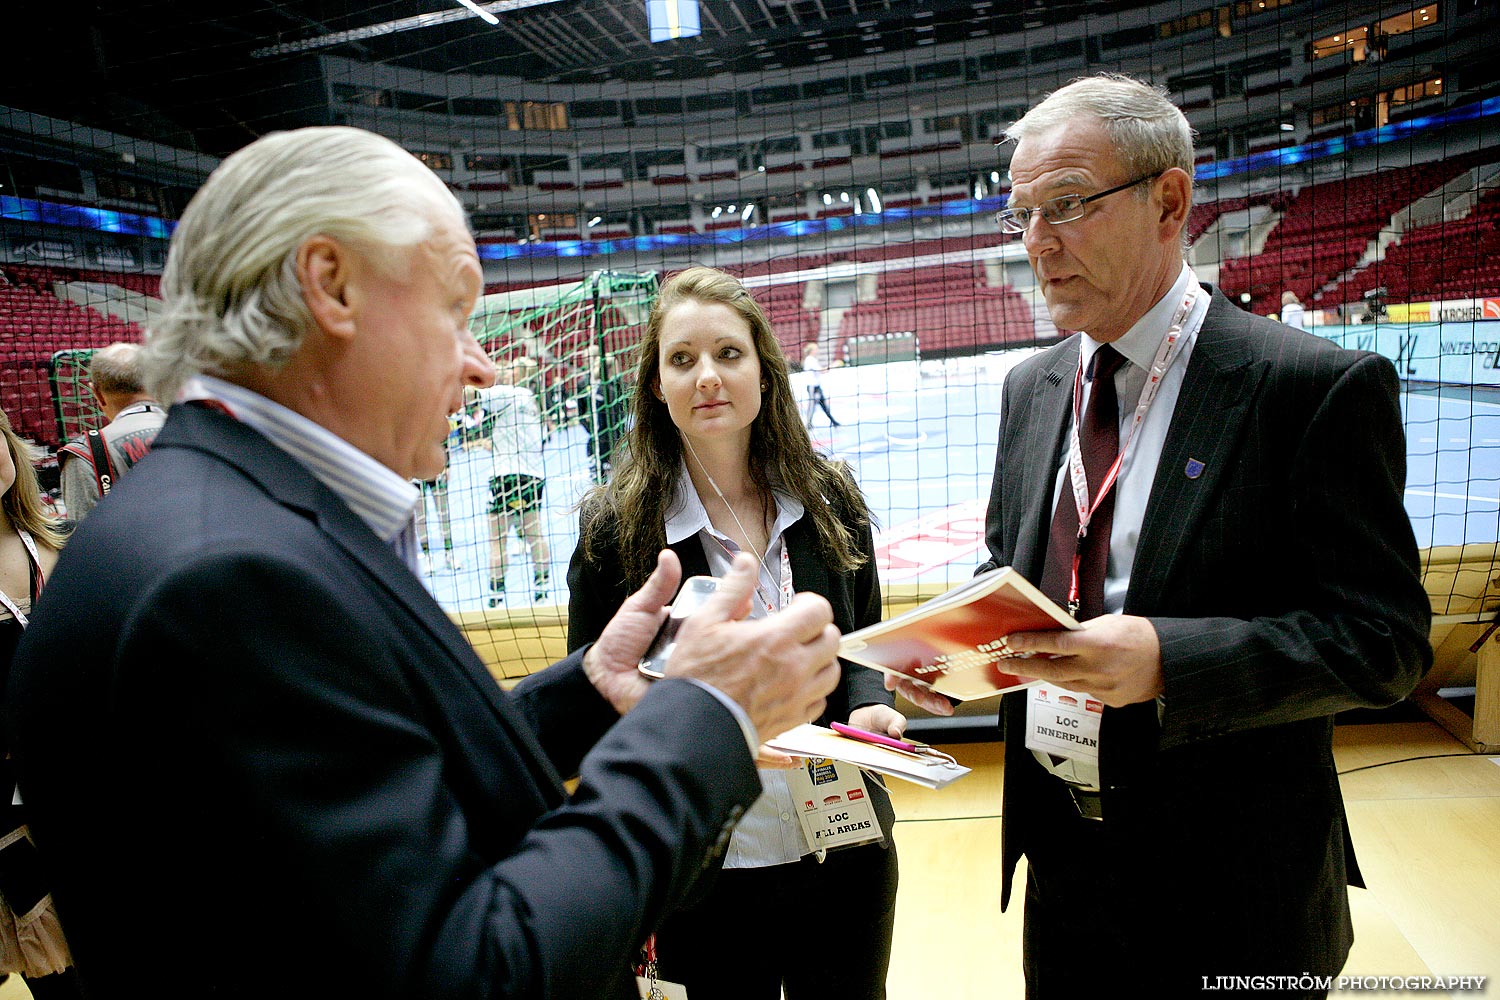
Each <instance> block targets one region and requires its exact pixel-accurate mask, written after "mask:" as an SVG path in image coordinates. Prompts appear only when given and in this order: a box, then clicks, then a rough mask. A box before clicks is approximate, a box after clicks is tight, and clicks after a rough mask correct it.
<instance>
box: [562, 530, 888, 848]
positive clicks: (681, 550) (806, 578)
mask: <svg viewBox="0 0 1500 1000" xmlns="http://www.w3.org/2000/svg"><path fill="white" fill-rule="evenodd" d="M601 516H612V515H601ZM839 516H840V519H841V520H842V522H843V523H844V524H846V525H849V526H850V528H851V530H853V531H854V536H855V548H856V551H858V552H861V553H863V554H864V556H865V564H864V565H863V566H861V567H860V568H859V569H857V570H855V571H854V572H852V573H834V572H831V571H830V570H829V568H828V564H827V563H825V562H824V561H823V558H822V555H821V553H820V552H819V550H818V539H817V530H816V529H815V528H814V526H813V523H812V518H811V517H802V518H799V519H798V520H797V521H796V522H794V523H793V524H792V525H791V527H789V528H788V529H787V531H786V536H785V543H786V546H787V558H788V559H789V560H790V562H791V567H792V580H793V582H794V584H795V585H796V588H797V592H798V593H803V592H806V593H812V594H821V595H822V596H823V597H825V598H827V599H828V603H829V604H830V605H831V606H832V608H833V623H834V625H836V626H837V627H838V630H839V631H840V632H851V631H853V630H854V629H858V628H864V627H865V626H866V625H873V624H875V623H876V622H878V621H880V614H881V612H880V577H879V574H878V573H877V572H876V569H875V540H874V537H873V534H872V532H871V528H870V525H869V523H868V522H866V523H865V524H864V525H863V526H860V527H855V526H854V525H852V524H851V520H852V518H851V517H850V516H849V515H847V514H846V513H845V512H843V511H840V512H839ZM588 517H589V514H588V512H587V511H585V512H584V514H583V515H582V516H581V517H580V524H579V531H580V535H581V534H582V531H583V526H584V525H585V524H586V523H587V519H588ZM606 537H609V536H608V535H607V536H606ZM670 548H671V549H672V551H673V552H676V553H677V558H678V559H679V560H680V561H681V563H682V578H683V579H684V580H686V579H687V578H688V577H690V576H709V575H711V574H710V573H709V570H708V557H707V556H706V555H705V554H704V552H703V543H702V541H700V540H699V538H698V536H697V535H694V536H692V537H691V538H687V539H684V540H683V541H681V542H678V543H677V544H676V545H673V546H670ZM615 553H616V550H615V548H614V547H613V546H612V545H606V546H603V547H601V551H600V553H599V554H598V555H596V557H595V559H594V560H593V561H592V562H591V561H590V560H587V559H585V558H584V556H583V547H582V545H581V544H580V546H579V547H578V548H577V549H575V550H574V552H573V558H572V560H571V561H570V562H569V563H568V591H569V597H568V648H569V649H578V648H579V647H581V646H584V645H586V644H587V643H590V642H593V641H594V640H595V639H597V638H598V637H599V633H600V631H602V630H603V628H604V625H605V623H606V622H608V621H609V619H610V617H611V616H612V615H614V613H615V612H616V611H617V610H618V609H619V607H620V605H621V604H622V603H624V601H625V598H626V597H627V596H628V595H629V585H628V584H627V583H626V582H625V580H624V579H623V574H622V573H621V572H620V570H619V568H618V567H619V566H620V560H619V558H618V557H617V556H616V554H615ZM840 665H841V666H842V668H843V682H842V683H841V684H839V686H838V687H836V688H834V690H833V692H832V693H831V694H830V695H829V696H828V706H827V708H826V709H824V711H823V715H822V716H821V717H820V718H819V719H818V720H817V722H818V724H819V725H823V726H826V725H828V723H829V722H830V721H831V720H837V721H839V722H846V721H848V719H849V713H850V712H852V711H853V710H854V709H856V708H859V707H860V706H861V705H876V704H878V705H890V704H893V703H894V701H895V696H894V695H892V694H891V692H889V691H887V690H886V689H885V681H884V678H882V676H881V674H880V672H879V671H876V670H871V669H870V668H869V667H862V666H857V665H855V664H852V663H848V662H841V664H840ZM760 735H761V737H762V738H763V739H769V738H770V737H772V736H774V735H776V734H775V733H761V734H760ZM869 787H870V798H871V801H872V802H873V803H874V805H875V811H876V814H877V815H878V816H879V818H880V826H881V829H882V830H883V831H885V834H886V836H887V837H889V836H890V834H891V827H892V825H893V824H894V823H895V811H894V810H893V808H892V806H891V803H890V798H889V796H888V795H887V794H886V792H885V789H884V788H883V787H881V786H880V783H879V781H878V780H871V781H870V782H869Z"/></svg>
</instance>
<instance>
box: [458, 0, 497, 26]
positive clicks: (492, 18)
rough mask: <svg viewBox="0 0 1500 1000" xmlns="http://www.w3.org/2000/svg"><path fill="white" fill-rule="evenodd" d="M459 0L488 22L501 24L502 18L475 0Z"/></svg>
mask: <svg viewBox="0 0 1500 1000" xmlns="http://www.w3.org/2000/svg"><path fill="white" fill-rule="evenodd" d="M458 2H459V3H461V4H463V5H464V6H465V7H467V8H469V9H470V10H472V11H473V12H474V13H475V14H476V15H478V16H479V17H481V18H483V19H484V20H485V22H486V23H487V24H499V23H500V19H499V18H498V17H496V16H495V15H494V14H491V13H490V12H489V11H487V10H485V9H484V8H483V7H481V6H479V5H478V4H477V3H475V2H474V0H458Z"/></svg>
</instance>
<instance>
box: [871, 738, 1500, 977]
mask: <svg viewBox="0 0 1500 1000" xmlns="http://www.w3.org/2000/svg"><path fill="white" fill-rule="evenodd" d="M945 749H947V750H948V751H950V752H951V753H952V754H953V755H954V756H955V757H957V758H958V760H959V762H960V763H962V764H965V765H967V766H969V767H972V768H974V772H975V773H974V774H972V775H969V776H968V777H965V778H964V779H962V780H961V781H959V782H957V783H956V784H953V785H951V786H949V787H948V788H945V789H943V790H942V791H937V792H932V791H927V790H926V789H923V788H919V787H917V786H915V785H912V784H909V783H906V782H900V781H897V782H892V784H894V785H896V786H899V787H896V788H893V789H892V793H893V795H894V797H895V799H896V815H897V816H898V817H899V820H898V823H897V826H896V843H897V845H898V847H899V849H900V851H901V892H900V897H899V903H898V908H897V911H896V945H895V949H894V952H893V954H892V958H891V974H890V979H889V984H890V996H891V1000H907V998H916V997H935V996H940V997H942V998H943V1000H980V998H983V1000H1011V998H1020V997H1022V996H1024V995H1025V988H1024V985H1023V982H1022V976H1021V968H1020V956H1021V899H1020V896H1021V895H1022V894H1021V892H1020V889H1019V886H1020V884H1021V883H1020V882H1018V883H1017V887H1018V888H1017V892H1016V897H1017V898H1016V899H1015V901H1014V902H1013V904H1012V906H1011V908H1010V910H1009V911H1008V912H1006V913H1001V912H1000V817H999V810H1000V781H1001V776H1000V754H1001V744H999V743H965V744H954V745H951V746H948V747H946V748H945ZM1334 754H1335V759H1336V760H1337V762H1338V768H1339V771H1340V773H1341V775H1342V777H1341V778H1340V781H1341V783H1342V785H1343V789H1344V800H1345V803H1346V806H1347V809H1348V813H1349V823H1350V828H1351V832H1352V835H1353V837H1354V847H1355V851H1356V852H1357V853H1358V855H1359V861H1360V865H1361V867H1362V869H1363V871H1364V875H1365V881H1366V883H1367V885H1368V888H1366V889H1350V890H1349V894H1350V902H1351V906H1352V908H1353V911H1354V934H1355V942H1354V951H1353V953H1352V954H1351V955H1350V958H1349V963H1348V965H1347V966H1345V969H1344V972H1345V974H1346V975H1350V976H1354V975H1359V976H1398V975H1401V976H1405V975H1419V976H1420V975H1425V974H1432V975H1443V976H1453V975H1484V976H1489V977H1491V979H1494V978H1495V977H1497V976H1500V757H1483V756H1476V755H1473V754H1470V753H1469V752H1468V748H1467V747H1465V746H1464V744H1462V743H1460V742H1459V741H1458V740H1456V739H1454V738H1453V737H1452V736H1450V735H1448V733H1447V732H1446V731H1444V730H1443V729H1441V728H1439V727H1438V726H1436V725H1435V724H1433V723H1431V722H1426V721H1422V722H1400V723H1373V724H1365V725H1348V726H1339V727H1337V728H1336V729H1335V735H1334ZM1435 754H1458V755H1460V756H1454V757H1440V758H1437V759H1428V760H1410V761H1407V758H1413V757H1426V756H1428V755H1435ZM1396 761H1406V762H1405V763H1394V762H1396ZM1372 764H1385V765H1386V766H1383V767H1374V768H1371V769H1369V770H1357V769H1359V768H1364V767H1367V766H1368V765H1372ZM903 942H911V945H910V947H907V946H904V944H903ZM935 942H940V944H939V945H938V946H939V947H940V948H941V952H940V953H941V954H942V955H943V956H946V957H945V958H943V959H941V960H939V959H936V958H934V954H935V953H934V951H933V950H932V949H933V947H934V943H935ZM1488 992H1489V994H1490V995H1500V986H1491V987H1490V989H1489V990H1488ZM1427 995H1432V994H1427Z"/></svg>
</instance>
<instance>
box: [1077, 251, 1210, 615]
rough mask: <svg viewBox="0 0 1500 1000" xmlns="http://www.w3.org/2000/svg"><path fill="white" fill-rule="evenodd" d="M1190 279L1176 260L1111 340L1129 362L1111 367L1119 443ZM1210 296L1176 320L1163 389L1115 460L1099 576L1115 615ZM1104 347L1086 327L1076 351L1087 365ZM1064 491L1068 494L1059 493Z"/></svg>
mask: <svg viewBox="0 0 1500 1000" xmlns="http://www.w3.org/2000/svg"><path fill="white" fill-rule="evenodd" d="M1191 278H1192V272H1191V271H1189V270H1188V267H1187V265H1186V264H1184V265H1182V273H1181V274H1179V275H1178V276H1177V281H1176V282H1175V283H1174V284H1173V285H1172V288H1171V290H1170V291H1168V292H1167V294H1166V295H1165V296H1163V297H1162V298H1161V299H1160V300H1158V301H1157V303H1156V305H1154V306H1152V307H1151V308H1150V310H1148V311H1147V313H1146V315H1144V316H1142V317H1141V318H1140V319H1139V320H1137V321H1136V323H1135V325H1134V326H1132V327H1131V328H1130V329H1129V330H1127V331H1126V332H1125V335H1124V336H1122V337H1121V338H1120V339H1119V340H1116V341H1115V342H1114V345H1113V346H1114V348H1115V350H1117V351H1119V352H1120V353H1121V354H1122V355H1124V356H1125V359H1126V360H1127V361H1129V362H1130V364H1128V365H1121V366H1120V369H1119V370H1118V371H1117V372H1115V391H1116V393H1117V395H1118V398H1119V400H1120V443H1121V444H1122V445H1123V444H1124V443H1125V436H1126V434H1127V432H1128V431H1129V428H1130V424H1131V422H1132V421H1133V420H1134V419H1135V407H1136V402H1137V400H1139V399H1140V396H1141V389H1142V387H1143V386H1145V384H1146V373H1147V371H1149V370H1150V368H1151V362H1152V361H1153V360H1154V359H1155V357H1156V352H1157V349H1158V348H1159V347H1160V346H1161V341H1162V338H1163V337H1165V336H1166V335H1167V327H1168V325H1169V324H1170V323H1171V322H1172V314H1173V313H1174V312H1176V310H1177V307H1178V305H1180V304H1181V302H1182V297H1183V295H1185V294H1186V293H1187V288H1188V282H1189V280H1190V279H1191ZM1209 300H1210V296H1209V294H1208V291H1207V290H1206V289H1204V290H1202V291H1201V292H1200V293H1199V295H1198V301H1197V303H1195V304H1194V306H1193V308H1192V309H1190V310H1188V314H1187V317H1186V318H1185V319H1184V320H1183V324H1182V339H1181V340H1180V341H1179V344H1180V346H1179V347H1178V349H1177V353H1176V355H1175V356H1174V357H1173V360H1172V365H1171V367H1170V368H1168V369H1167V373H1166V375H1165V376H1164V377H1163V378H1162V382H1161V388H1160V389H1159V390H1157V394H1156V400H1155V401H1154V402H1153V403H1152V404H1151V408H1150V410H1149V411H1148V412H1147V413H1146V419H1145V420H1144V421H1143V422H1142V423H1141V426H1140V428H1139V429H1138V430H1137V431H1136V433H1135V437H1136V440H1135V441H1134V442H1132V443H1131V445H1130V447H1129V448H1128V450H1127V451H1126V453H1125V460H1124V462H1123V463H1122V464H1121V466H1120V476H1119V478H1118V479H1117V480H1116V481H1115V485H1114V494H1115V510H1114V520H1113V522H1112V525H1111V527H1110V536H1109V565H1108V567H1107V568H1106V570H1105V574H1104V609H1105V611H1106V612H1108V613H1110V614H1120V613H1121V611H1122V610H1123V609H1124V607H1125V595H1126V593H1127V592H1128V591H1129V589H1130V568H1131V566H1132V565H1133V564H1134V562H1135V550H1136V545H1137V544H1138V543H1139V542H1140V538H1141V525H1142V523H1143V522H1144V521H1145V519H1146V503H1147V501H1148V500H1150V498H1151V484H1152V483H1153V482H1154V481H1155V480H1156V468H1157V466H1158V465H1159V464H1160V462H1161V453H1162V448H1163V447H1164V446H1165V445H1166V441H1167V430H1168V429H1169V428H1170V426H1171V424H1172V414H1173V412H1175V410H1176V409H1177V397H1178V395H1179V394H1180V393H1181V392H1182V380H1183V377H1184V375H1185V373H1186V372H1187V367H1188V362H1189V361H1190V360H1191V359H1192V356H1193V348H1194V347H1195V346H1196V345H1197V343H1198V330H1199V328H1200V327H1202V326H1203V318H1204V317H1205V316H1206V315H1208V304H1209ZM1101 346H1103V345H1101V344H1100V342H1099V341H1097V340H1094V339H1093V338H1092V337H1090V336H1089V335H1088V334H1087V333H1084V334H1083V337H1082V338H1081V342H1080V350H1081V352H1082V356H1083V367H1084V370H1085V371H1087V370H1088V366H1089V362H1090V361H1091V360H1093V357H1094V353H1095V352H1096V351H1098V350H1099V348H1100V347H1101ZM1090 390H1091V386H1090V385H1089V384H1088V383H1087V382H1085V383H1084V390H1083V400H1082V402H1083V406H1084V408H1087V406H1088V394H1089V392H1090ZM1071 426H1072V418H1071V417H1070V418H1069V431H1068V433H1070V434H1071V433H1072V431H1071ZM1067 474H1068V456H1067V451H1066V449H1065V450H1064V451H1063V454H1062V457H1061V464H1060V465H1059V466H1058V471H1057V479H1056V489H1055V490H1054V492H1053V503H1054V508H1053V509H1054V510H1055V509H1056V507H1055V504H1056V503H1057V500H1058V498H1059V497H1065V499H1066V501H1068V502H1071V499H1072V492H1071V489H1069V487H1068V485H1067ZM1064 490H1067V491H1068V492H1067V493H1066V494H1064Z"/></svg>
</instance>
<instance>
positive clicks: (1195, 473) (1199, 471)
mask: <svg viewBox="0 0 1500 1000" xmlns="http://www.w3.org/2000/svg"><path fill="white" fill-rule="evenodd" d="M1182 472H1183V475H1185V476H1187V477H1188V478H1189V479H1197V478H1198V477H1199V476H1201V475H1203V463H1202V462H1200V461H1198V460H1197V459H1196V458H1190V459H1188V460H1187V467H1186V468H1185V469H1183V470H1182Z"/></svg>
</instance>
